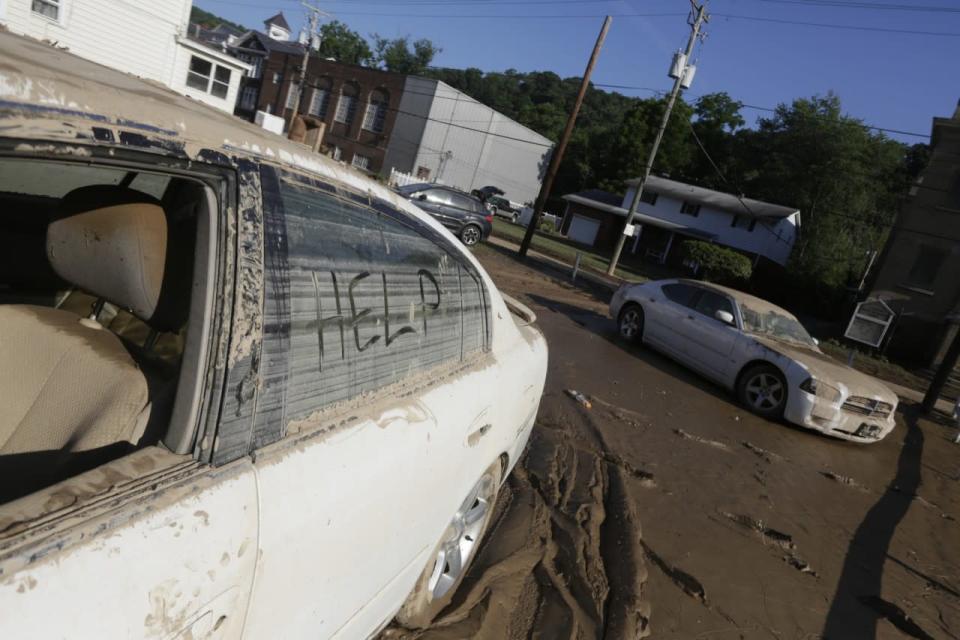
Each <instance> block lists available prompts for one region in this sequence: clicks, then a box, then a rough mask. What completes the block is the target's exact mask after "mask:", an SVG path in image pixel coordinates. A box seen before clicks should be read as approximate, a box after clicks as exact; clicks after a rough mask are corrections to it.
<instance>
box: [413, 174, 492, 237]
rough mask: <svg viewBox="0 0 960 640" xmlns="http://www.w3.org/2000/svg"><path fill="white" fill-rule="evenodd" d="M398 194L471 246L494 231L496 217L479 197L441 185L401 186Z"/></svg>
mask: <svg viewBox="0 0 960 640" xmlns="http://www.w3.org/2000/svg"><path fill="white" fill-rule="evenodd" d="M397 193H399V194H400V195H402V196H403V197H404V198H406V199H408V200H411V201H413V202H414V203H416V205H417V206H418V207H420V208H421V209H423V210H424V211H426V212H427V213H429V214H430V215H431V216H433V217H434V218H436V219H437V222H439V223H440V224H442V225H443V226H445V227H446V228H447V229H449V230H450V231H451V232H453V234H454V235H456V236H457V237H458V238H460V241H461V242H463V244H465V245H467V246H468V247H471V246H473V245H475V244H477V243H478V242H480V241H481V240H485V239H486V238H487V236H489V235H490V231H491V229H493V214H491V213H489V212H488V211H487V210H486V208H485V207H484V206H483V203H482V202H480V199H479V198H477V197H476V196H472V195H470V194H469V193H464V192H463V191H460V190H459V189H454V188H452V187H445V186H442V185H439V184H427V183H424V184H408V185H406V186H404V187H399V188H398V189H397Z"/></svg>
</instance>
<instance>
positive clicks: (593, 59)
mask: <svg viewBox="0 0 960 640" xmlns="http://www.w3.org/2000/svg"><path fill="white" fill-rule="evenodd" d="M611 22H613V18H611V17H610V16H607V18H606V19H605V20H604V21H603V26H602V27H601V28H600V35H598V36H597V42H596V44H594V45H593V53H591V54H590V61H589V62H588V63H587V68H586V70H585V71H584V72H583V80H582V81H581V82H580V91H579V92H578V93H577V99H576V101H574V103H573V110H572V111H570V116H569V117H568V118H567V126H566V127H565V128H564V129H563V134H562V135H561V136H560V141H559V142H558V143H557V146H556V148H555V149H554V150H553V155H552V156H551V157H550V166H549V167H548V168H547V174H546V175H545V176H544V178H543V184H542V185H540V194H539V195H538V196H537V201H536V203H534V205H533V215H532V216H530V222H529V223H528V224H527V232H526V233H525V234H524V236H523V242H522V243H520V257H521V258H526V257H527V251H528V250H529V249H530V241H531V240H533V232H534V231H535V230H536V228H537V225H538V224H540V217H541V216H542V215H543V208H544V206H546V203H547V198H548V197H549V196H550V190H551V189H552V188H553V179H554V178H555V177H556V176H557V169H558V168H559V167H560V161H561V160H562V159H563V152H564V151H566V149H567V142H569V141H570V134H572V133H573V125H575V124H576V122H577V115H578V114H579V113H580V105H582V104H583V97H584V96H585V95H586V94H587V87H589V86H590V76H591V75H593V68H594V67H595V66H596V64H597V58H598V57H599V55H600V49H601V48H602V47H603V41H604V40H605V39H606V38H607V31H609V30H610V23H611Z"/></svg>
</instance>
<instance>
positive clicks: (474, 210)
mask: <svg viewBox="0 0 960 640" xmlns="http://www.w3.org/2000/svg"><path fill="white" fill-rule="evenodd" d="M449 196H450V208H449V210H448V213H449V215H450V219H451V220H450V222H451V224H450V228H451V229H461V228H463V226H464V225H465V224H467V223H468V222H470V221H471V220H473V218H474V217H475V216H479V215H482V214H481V213H480V211H478V209H481V208H482V207H479V206H477V204H476V201H475V200H474V199H473V198H471V197H469V196H467V195H466V194H462V193H455V192H452V191H451V192H449Z"/></svg>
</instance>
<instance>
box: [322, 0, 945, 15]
mask: <svg viewBox="0 0 960 640" xmlns="http://www.w3.org/2000/svg"><path fill="white" fill-rule="evenodd" d="M336 1H339V0H336ZM754 2H771V3H775V4H795V5H801V6H807V7H830V8H838V9H869V10H872V11H912V12H917V13H960V8H955V7H944V6H929V5H927V6H923V5H909V4H886V3H880V2H851V1H847V0H754Z"/></svg>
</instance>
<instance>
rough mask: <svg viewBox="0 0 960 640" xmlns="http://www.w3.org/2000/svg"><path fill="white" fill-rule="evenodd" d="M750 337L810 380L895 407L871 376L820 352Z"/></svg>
mask: <svg viewBox="0 0 960 640" xmlns="http://www.w3.org/2000/svg"><path fill="white" fill-rule="evenodd" d="M752 337H753V339H754V340H756V341H757V342H759V343H760V344H762V345H763V346H765V347H767V348H768V349H771V350H773V351H776V352H777V353H780V354H783V355H784V356H786V357H788V358H790V359H791V360H794V361H795V362H797V363H798V364H801V365H803V366H804V367H806V369H807V370H808V371H809V372H810V375H812V376H813V377H814V378H816V379H818V380H822V381H823V382H825V383H827V384H830V385H833V386H836V385H837V384H838V383H841V384H843V385H844V386H845V387H846V388H847V390H848V391H849V393H850V395H853V396H863V397H865V398H871V399H877V400H883V401H884V402H889V403H891V404H897V403H898V398H897V394H895V393H894V392H893V391H891V390H890V388H889V387H888V386H887V385H885V384H883V383H882V382H880V381H879V380H877V379H876V378H874V377H873V376H869V375H867V374H865V373H863V372H861V371H857V370H856V369H854V368H852V367H848V366H847V365H845V364H843V363H842V362H838V361H837V360H834V359H833V358H831V357H830V356H828V355H826V354H825V353H822V352H821V351H817V350H814V349H811V348H809V347H803V346H801V345H795V344H791V343H788V342H782V341H779V340H773V339H771V338H765V337H761V336H752Z"/></svg>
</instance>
